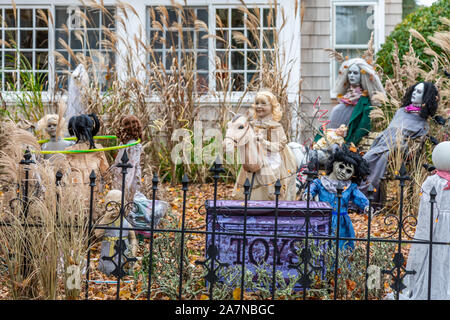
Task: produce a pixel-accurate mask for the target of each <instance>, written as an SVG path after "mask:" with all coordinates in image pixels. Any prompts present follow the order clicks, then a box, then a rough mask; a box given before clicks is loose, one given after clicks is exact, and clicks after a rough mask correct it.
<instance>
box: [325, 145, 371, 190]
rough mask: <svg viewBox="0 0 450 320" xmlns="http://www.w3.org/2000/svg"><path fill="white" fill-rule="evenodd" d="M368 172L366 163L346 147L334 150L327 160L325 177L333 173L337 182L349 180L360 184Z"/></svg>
mask: <svg viewBox="0 0 450 320" xmlns="http://www.w3.org/2000/svg"><path fill="white" fill-rule="evenodd" d="M369 171H370V169H369V165H368V164H367V161H366V160H364V159H363V157H362V156H361V155H360V154H359V153H357V152H353V151H350V150H349V149H348V147H347V146H346V145H343V146H342V147H341V148H338V149H336V151H335V152H334V153H333V154H332V155H331V157H330V158H329V160H328V165H327V175H330V174H331V173H333V176H334V177H335V178H336V179H337V180H342V181H347V180H351V181H352V182H354V183H356V184H360V183H361V181H362V179H364V178H365V177H366V176H368V175H369Z"/></svg>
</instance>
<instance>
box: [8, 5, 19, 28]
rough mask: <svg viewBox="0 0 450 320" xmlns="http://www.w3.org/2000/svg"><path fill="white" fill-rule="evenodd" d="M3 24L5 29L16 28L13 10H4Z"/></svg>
mask: <svg viewBox="0 0 450 320" xmlns="http://www.w3.org/2000/svg"><path fill="white" fill-rule="evenodd" d="M5 23H6V27H7V28H14V27H17V24H16V18H15V16H14V10H13V9H5Z"/></svg>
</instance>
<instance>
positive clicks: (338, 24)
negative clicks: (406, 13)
mask: <svg viewBox="0 0 450 320" xmlns="http://www.w3.org/2000/svg"><path fill="white" fill-rule="evenodd" d="M377 10H378V8H377V3H376V2H373V1H372V2H364V1H354V2H343V1H334V3H333V23H332V25H333V47H334V49H335V50H336V51H338V52H341V53H342V54H343V56H344V57H348V58H349V59H351V58H357V57H361V55H362V54H363V52H364V51H366V50H367V48H368V46H367V44H368V42H369V40H370V36H371V34H372V32H373V33H374V39H375V43H377V42H378V39H379V37H380V35H379V34H378V33H379V30H380V29H381V28H380V25H379V24H380V21H379V19H377V18H376V17H377V14H376V11H377ZM332 70H333V71H332V75H333V77H332V78H333V83H334V79H335V78H336V76H337V73H338V70H339V64H338V63H337V62H335V63H334V65H333V67H332Z"/></svg>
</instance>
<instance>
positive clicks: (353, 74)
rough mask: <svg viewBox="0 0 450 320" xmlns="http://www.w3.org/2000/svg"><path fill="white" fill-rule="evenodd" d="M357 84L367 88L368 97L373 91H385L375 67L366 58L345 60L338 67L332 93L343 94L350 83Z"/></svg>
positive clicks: (364, 88) (370, 96)
mask: <svg viewBox="0 0 450 320" xmlns="http://www.w3.org/2000/svg"><path fill="white" fill-rule="evenodd" d="M358 84H360V85H361V88H362V89H363V90H367V92H368V94H369V98H370V99H372V96H373V95H374V94H375V92H382V93H384V92H385V91H384V87H383V84H382V83H381V80H380V78H379V77H378V75H377V73H376V72H375V69H374V68H373V66H371V65H370V64H368V63H367V61H366V60H364V59H361V58H355V59H349V60H345V61H344V62H343V63H342V64H341V67H340V68H339V73H338V76H337V78H336V83H335V86H334V90H333V91H334V93H335V94H336V95H339V94H342V95H344V94H346V93H347V90H348V89H349V87H350V86H351V85H353V86H354V85H358Z"/></svg>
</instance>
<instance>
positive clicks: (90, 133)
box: [69, 113, 100, 149]
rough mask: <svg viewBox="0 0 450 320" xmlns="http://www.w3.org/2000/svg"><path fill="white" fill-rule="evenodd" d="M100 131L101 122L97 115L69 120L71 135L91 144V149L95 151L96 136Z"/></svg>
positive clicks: (92, 114)
mask: <svg viewBox="0 0 450 320" xmlns="http://www.w3.org/2000/svg"><path fill="white" fill-rule="evenodd" d="M99 130H100V121H99V120H98V118H97V116H96V114H95V113H91V114H89V115H87V114H82V115H79V116H73V117H72V118H70V120H69V134H70V135H72V136H73V135H75V136H76V137H77V143H78V142H79V141H82V142H83V141H84V142H89V149H94V148H95V144H94V136H95V135H96V134H97V133H98V131H99Z"/></svg>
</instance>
